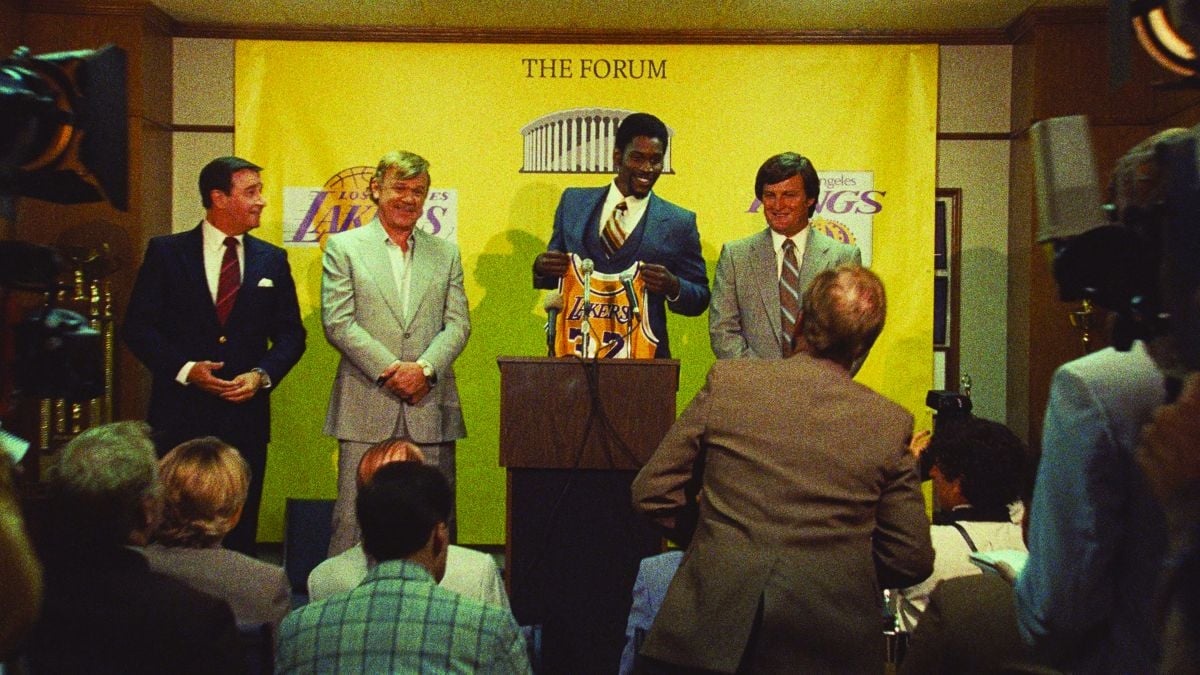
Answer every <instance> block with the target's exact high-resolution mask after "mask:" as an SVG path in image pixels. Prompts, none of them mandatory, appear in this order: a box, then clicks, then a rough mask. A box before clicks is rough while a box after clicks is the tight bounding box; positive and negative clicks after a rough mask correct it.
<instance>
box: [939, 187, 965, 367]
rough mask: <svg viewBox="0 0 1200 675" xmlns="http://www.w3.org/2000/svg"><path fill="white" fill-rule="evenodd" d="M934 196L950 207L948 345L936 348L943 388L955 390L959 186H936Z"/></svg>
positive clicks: (959, 278) (959, 273)
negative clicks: (943, 358)
mask: <svg viewBox="0 0 1200 675" xmlns="http://www.w3.org/2000/svg"><path fill="white" fill-rule="evenodd" d="M936 194H937V196H938V198H946V199H949V200H950V204H951V206H952V208H951V209H950V212H949V213H947V214H946V216H947V218H949V223H948V224H949V226H950V229H949V231H947V232H946V236H947V241H946V248H947V250H948V251H949V253H950V289H949V290H950V302H949V307H948V311H949V312H950V326H949V331H950V336H949V337H950V340H949V342H948V344H949V345H950V346H949V347H948V348H945V349H939V350H937V351H944V352H945V353H946V389H949V390H950V391H958V387H959V383H958V378H959V376H960V375H961V371H960V356H961V353H962V340H961V337H960V335H959V313H960V312H961V311H962V298H961V297H960V296H961V293H962V289H961V281H962V260H961V257H962V188H937V192H936Z"/></svg>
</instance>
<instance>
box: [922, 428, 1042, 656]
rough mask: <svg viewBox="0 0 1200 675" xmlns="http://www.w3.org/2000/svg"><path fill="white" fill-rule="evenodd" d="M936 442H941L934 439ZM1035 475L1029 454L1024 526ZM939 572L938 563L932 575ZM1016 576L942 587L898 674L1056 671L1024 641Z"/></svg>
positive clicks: (1021, 481) (980, 577)
mask: <svg viewBox="0 0 1200 675" xmlns="http://www.w3.org/2000/svg"><path fill="white" fill-rule="evenodd" d="M988 424H995V423H994V422H989V423H988ZM997 426H999V425H997ZM1006 431H1007V430H1006ZM933 442H934V443H937V442H938V439H937V438H936V437H935V438H934V441H933ZM1036 475H1037V456H1036V455H1035V454H1034V453H1033V452H1029V451H1025V452H1024V461H1023V465H1022V467H1021V469H1020V471H1019V472H1018V479H1017V480H1018V489H1019V490H1020V496H1021V503H1022V505H1023V506H1024V507H1025V508H1024V510H1023V518H1022V521H1021V523H1022V525H1025V524H1027V523H1028V518H1027V516H1028V515H1029V506H1030V504H1031V503H1032V501H1033V483H1034V477H1035V476H1036ZM934 529H935V530H936V529H937V528H936V527H935V528H934ZM935 540H936V536H935ZM938 555H939V557H940V555H941V550H940V549H939V550H938ZM936 569H937V568H936V563H935V572H934V574H937V572H936ZM1002 574H1003V576H1002ZM1014 576H1015V573H1014V572H1013V570H1012V569H1011V568H1007V567H1005V568H1004V569H1003V570H1002V572H1001V573H991V572H989V573H985V574H972V575H968V576H955V577H953V578H950V579H944V580H942V581H941V582H940V583H938V584H937V586H935V587H934V589H933V592H932V593H930V594H929V598H928V602H927V606H926V607H925V611H924V613H922V614H921V622H920V624H919V625H918V626H917V629H916V630H915V631H913V633H912V636H911V638H910V639H909V643H908V653H907V655H906V656H905V657H904V661H903V662H902V663H901V664H900V669H899V674H900V675H937V674H939V673H944V674H946V675H949V674H950V673H1056V672H1058V671H1056V670H1053V669H1052V668H1050V667H1049V664H1048V663H1047V662H1046V661H1045V660H1042V659H1039V658H1037V657H1035V656H1034V654H1033V651H1032V650H1031V649H1030V648H1029V647H1028V646H1027V645H1026V644H1025V642H1024V641H1023V640H1022V639H1021V634H1020V633H1019V632H1018V630H1017V610H1016V604H1015V598H1014V597H1013V577H1014Z"/></svg>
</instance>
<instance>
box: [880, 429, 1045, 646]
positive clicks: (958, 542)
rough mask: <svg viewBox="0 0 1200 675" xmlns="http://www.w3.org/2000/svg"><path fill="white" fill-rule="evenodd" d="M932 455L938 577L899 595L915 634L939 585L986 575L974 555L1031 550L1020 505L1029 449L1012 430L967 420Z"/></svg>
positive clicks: (940, 436) (937, 442)
mask: <svg viewBox="0 0 1200 675" xmlns="http://www.w3.org/2000/svg"><path fill="white" fill-rule="evenodd" d="M926 452H927V453H928V455H929V459H930V460H931V462H932V467H933V468H932V469H931V470H930V472H929V476H930V480H932V482H933V494H934V498H935V499H936V500H937V505H936V511H935V512H934V516H933V522H934V525H933V527H931V528H930V531H929V535H930V539H931V540H932V541H933V550H934V553H935V557H934V560H933V574H932V575H930V576H929V578H928V579H926V580H925V581H922V582H921V583H919V584H917V585H915V586H909V587H908V588H905V589H903V590H901V591H900V593H899V594H898V595H899V615H900V622H901V626H903V627H904V629H905V630H909V631H911V630H912V629H913V628H915V627H916V624H917V621H918V620H919V619H920V616H921V612H923V611H925V604H926V603H927V602H928V600H929V593H930V591H932V590H933V587H934V586H936V585H937V583H938V582H939V581H941V580H943V579H950V578H952V577H961V576H966V575H972V574H979V573H980V569H979V568H978V567H976V566H975V565H974V564H972V563H971V559H970V558H971V553H973V552H975V551H1003V550H1020V551H1024V550H1025V543H1024V542H1023V541H1021V526H1020V524H1019V523H1020V520H1021V517H1020V512H1019V511H1020V509H1019V507H1018V506H1017V505H1016V504H1015V503H1014V502H1016V501H1017V500H1018V497H1019V496H1020V494H1019V490H1020V484H1021V467H1022V464H1023V462H1024V459H1023V458H1024V455H1025V445H1024V444H1023V443H1022V442H1021V440H1020V439H1019V438H1017V437H1016V435H1014V434H1013V433H1012V432H1011V431H1009V429H1008V427H1006V426H1004V425H1003V424H1000V423H999V422H993V421H991V420H985V419H981V418H979V417H966V418H964V419H962V420H961V421H958V422H956V423H955V424H953V425H947V426H945V427H943V428H942V430H940V431H939V432H938V433H937V434H936V435H935V436H934V437H933V438H932V440H931V441H930V443H929V448H928V449H927V450H926ZM1013 512H1016V517H1015V518H1014V517H1013Z"/></svg>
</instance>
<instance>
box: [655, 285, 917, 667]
mask: <svg viewBox="0 0 1200 675" xmlns="http://www.w3.org/2000/svg"><path fill="white" fill-rule="evenodd" d="M803 310H804V313H803V319H802V326H801V330H800V336H799V340H798V343H799V351H798V353H796V354H795V355H793V356H792V357H790V358H788V359H784V360H778V361H767V360H761V361H760V360H754V359H751V360H740V361H734V362H731V361H718V362H717V363H716V364H714V365H713V368H712V370H710V371H709V374H708V381H707V383H706V384H705V386H704V388H703V389H702V390H701V391H700V393H699V394H697V395H696V398H695V399H694V400H693V401H692V402H691V404H690V405H689V406H688V408H687V410H685V411H684V413H683V415H681V416H680V418H679V420H678V421H677V422H676V423H675V426H674V427H672V428H671V431H670V432H669V433H668V434H667V436H666V438H664V439H663V442H662V444H661V445H660V446H659V447H658V450H657V451H656V452H655V453H654V456H653V457H651V458H650V461H649V462H648V463H647V464H646V466H645V467H643V468H642V471H641V473H639V474H638V476H637V478H636V479H635V480H634V483H633V501H634V506H635V508H637V509H638V510H640V511H641V512H643V513H645V514H646V515H647V516H649V517H650V518H652V519H653V520H655V521H656V522H657V523H658V524H659V525H661V526H662V527H663V528H665V529H666V530H668V531H670V532H673V534H675V535H681V534H682V535H683V536H685V537H686V535H687V534H688V533H686V532H683V533H681V532H679V531H678V529H680V528H687V525H686V523H688V522H696V525H695V531H694V535H693V537H692V542H691V545H690V546H689V547H688V549H687V552H686V553H685V555H684V559H683V562H682V563H681V565H680V567H679V571H678V573H677V574H676V575H675V578H674V580H673V581H672V583H671V586H670V588H669V589H668V591H667V596H666V599H665V601H664V603H663V606H662V609H661V611H660V612H659V614H658V617H657V619H656V620H655V622H654V625H653V627H652V628H651V630H650V633H649V635H648V636H647V639H646V642H645V644H644V646H643V648H642V652H641V654H642V656H643V657H645V658H646V660H647V665H648V666H650V668H651V671H652V672H659V671H661V672H690V671H692V670H706V671H717V672H735V671H737V672H753V673H778V672H788V673H793V672H797V673H798V672H849V673H863V672H882V670H883V665H884V654H883V645H884V642H883V637H882V629H883V622H882V618H881V616H882V607H881V606H882V594H881V593H880V589H881V588H894V587H903V586H908V585H912V584H914V583H917V582H919V581H921V580H923V579H925V578H926V577H927V576H929V574H930V572H931V571H932V569H933V549H932V547H931V546H930V543H929V520H928V518H927V517H926V515H925V506H924V501H923V500H922V497H921V492H920V479H919V478H918V476H917V473H916V469H915V465H914V460H913V457H912V455H911V454H910V453H909V452H908V451H907V444H908V440H909V437H910V436H911V434H912V427H913V418H912V415H911V414H909V413H908V412H907V411H906V410H904V409H903V408H901V407H900V406H899V405H897V404H895V403H893V402H891V401H889V400H887V399H885V398H884V397H882V396H880V395H879V394H877V393H875V392H873V391H871V390H870V389H868V388H867V387H866V386H864V385H862V384H858V383H856V382H854V381H853V380H851V379H850V372H849V370H850V366H851V364H852V363H853V362H854V361H855V360H856V359H858V358H860V357H861V356H863V355H864V354H866V353H867V351H868V350H869V349H870V347H871V344H872V343H873V342H874V341H875V338H876V337H877V336H878V335H879V332H880V330H881V329H882V328H883V322H884V317H885V314H886V301H885V297H884V291H883V284H882V283H881V282H880V281H879V278H878V277H877V276H875V274H874V273H872V272H871V271H870V270H867V269H864V268H862V267H857V266H852V265H844V266H841V267H838V268H836V269H833V270H826V271H824V272H822V273H820V274H818V275H817V277H816V278H815V279H814V280H813V284H812V285H811V286H810V287H809V289H808V291H807V292H806V293H805V295H804V303H803ZM694 476H695V478H694ZM697 479H698V480H699V481H700V484H701V485H700V499H699V515H698V521H696V520H693V519H692V518H689V517H688V511H689V508H693V507H692V506H691V504H690V503H689V502H690V500H689V499H688V498H687V496H686V493H688V492H690V491H691V490H692V489H694V488H695V486H694V485H692V483H693V482H694V481H695V480H697Z"/></svg>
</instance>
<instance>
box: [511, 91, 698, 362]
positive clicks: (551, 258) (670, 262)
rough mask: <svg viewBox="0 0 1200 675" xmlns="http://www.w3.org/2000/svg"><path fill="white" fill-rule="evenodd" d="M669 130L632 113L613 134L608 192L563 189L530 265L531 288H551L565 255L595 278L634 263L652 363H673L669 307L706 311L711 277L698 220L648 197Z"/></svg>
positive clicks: (604, 189)
mask: <svg viewBox="0 0 1200 675" xmlns="http://www.w3.org/2000/svg"><path fill="white" fill-rule="evenodd" d="M668 140H669V138H668V133H667V126H666V125H665V124H663V122H662V120H660V119H658V118H657V117H655V116H654V115H650V114H647V113H633V114H632V115H629V116H628V117H626V118H625V119H624V120H623V121H622V122H621V125H620V126H619V127H618V128H617V137H616V145H615V146H614V149H613V164H615V165H617V176H616V178H615V179H614V180H613V182H612V183H611V184H610V185H608V186H607V187H598V188H567V189H566V190H565V191H564V192H563V195H562V198H561V199H560V200H559V203H558V210H557V211H556V212H555V214H554V233H553V235H551V237H550V244H549V246H548V247H547V250H546V252H544V253H541V254H539V255H538V257H537V258H536V259H535V260H534V261H533V285H534V288H546V289H552V288H555V287H556V285H557V284H558V280H559V278H561V277H562V276H564V275H565V274H566V273H567V271H568V270H569V269H570V264H571V263H570V254H571V253H574V254H577V255H579V256H580V257H583V258H590V259H591V260H592V261H593V263H594V264H595V271H597V272H601V273H606V274H619V273H621V272H623V271H625V270H628V269H630V268H631V267H632V266H633V265H634V264H638V263H640V264H639V266H638V271H639V273H640V274H641V277H642V279H643V280H644V281H645V289H646V292H647V302H646V319H647V321H648V323H649V327H650V331H651V333H652V334H653V335H654V336H656V337H657V338H658V347H657V349H656V351H655V354H654V356H655V357H656V358H670V357H671V347H670V343H669V342H668V340H667V314H666V309H665V308H664V305H665V306H666V307H670V308H671V311H673V312H676V313H678V314H683V315H684V316H698V315H700V314H701V313H703V312H704V310H705V309H707V308H708V300H709V291H708V272H707V269H706V267H705V263H704V258H703V257H702V256H701V254H700V232H699V230H697V229H696V214H695V213H693V212H691V211H688V210H686V209H683V208H680V207H678V206H676V205H674V204H672V203H671V202H668V201H667V200H665V199H662V198H660V197H659V196H658V195H655V194H653V193H652V192H651V189H652V188H653V187H654V183H655V182H656V181H657V180H658V177H659V175H661V174H662V170H663V159H664V157H665V155H666V152H667V143H668Z"/></svg>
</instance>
